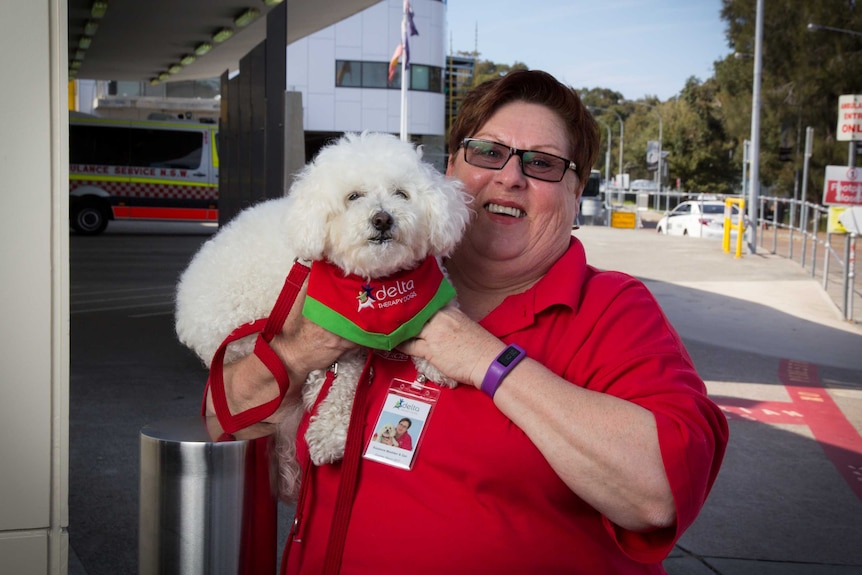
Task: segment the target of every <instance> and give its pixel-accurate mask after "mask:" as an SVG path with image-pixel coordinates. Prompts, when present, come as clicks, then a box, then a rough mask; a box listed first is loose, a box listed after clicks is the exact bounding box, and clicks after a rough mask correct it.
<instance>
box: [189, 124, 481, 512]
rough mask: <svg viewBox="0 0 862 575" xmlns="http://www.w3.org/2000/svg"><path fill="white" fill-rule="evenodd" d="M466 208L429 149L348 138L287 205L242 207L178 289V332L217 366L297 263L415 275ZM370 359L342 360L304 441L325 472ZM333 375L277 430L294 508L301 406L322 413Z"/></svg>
mask: <svg viewBox="0 0 862 575" xmlns="http://www.w3.org/2000/svg"><path fill="white" fill-rule="evenodd" d="M468 203H469V197H468V196H467V195H466V194H465V193H464V192H463V191H462V188H461V185H460V184H459V183H458V182H457V181H455V180H452V179H449V178H447V177H445V176H444V175H443V174H441V173H440V172H439V171H437V170H436V169H435V168H434V167H433V166H431V165H430V164H428V163H426V162H424V161H423V160H422V150H421V148H415V147H414V146H413V145H412V144H409V143H406V142H402V141H401V140H399V139H398V138H397V137H395V136H392V135H388V134H382V133H372V132H364V133H362V134H346V135H345V136H343V137H342V138H341V139H339V140H338V141H336V142H335V143H333V144H330V145H328V146H326V147H324V148H323V149H322V150H321V152H320V153H319V154H318V155H317V157H316V158H315V159H314V161H313V162H312V163H310V164H309V165H307V166H306V167H305V168H303V170H302V171H300V173H299V174H298V176H297V177H296V179H295V181H294V183H293V185H292V186H291V188H290V191H289V193H288V195H287V196H286V197H284V198H279V199H275V200H268V201H265V202H262V203H260V204H258V205H256V206H253V207H251V208H248V209H246V210H244V211H242V212H241V213H240V214H239V215H238V216H237V217H236V218H234V220H233V221H231V222H230V223H229V224H228V225H226V226H225V227H224V228H222V229H221V230H220V231H219V232H218V233H217V234H216V235H215V236H213V237H212V238H211V239H210V240H209V241H207V242H206V243H205V244H204V245H203V246H202V247H201V249H200V251H199V252H198V253H197V254H196V255H195V256H194V258H193V259H192V261H191V263H190V264H189V266H188V268H187V269H186V270H185V271H184V272H183V274H182V276H181V277H180V281H179V285H178V287H177V296H176V332H177V335H178V337H179V339H180V341H181V342H182V343H183V344H184V345H186V346H188V347H189V348H191V349H192V350H193V351H194V352H195V353H196V354H197V355H198V356H199V357H200V358H201V360H203V362H204V364H205V365H206V366H207V367H210V364H211V362H212V360H213V356H214V354H215V353H216V350H217V349H218V348H219V347H220V346H221V344H222V342H223V341H224V340H225V338H226V337H227V336H228V335H229V334H231V332H232V331H233V330H234V328H236V327H238V326H240V325H243V324H246V323H249V322H252V321H254V320H257V319H259V318H265V317H267V316H268V315H269V313H270V310H272V308H273V305H274V303H275V301H276V299H277V298H278V296H279V293H280V291H281V288H282V285H283V284H284V280H285V277H286V275H287V273H288V271H289V270H290V269H291V266H292V265H293V263H294V261H295V260H296V259H300V260H307V261H315V260H316V261H328V262H330V263H332V264H334V265H335V266H337V267H338V268H340V269H341V270H343V272H344V273H345V275H347V274H355V275H358V276H362V277H364V278H367V279H369V280H371V279H373V278H382V277H387V276H390V275H391V274H393V273H394V272H398V271H401V270H409V269H412V268H414V267H416V266H417V265H419V264H420V263H421V262H423V261H425V260H426V259H427V258H428V256H429V255H431V256H434V257H436V258H437V259H438V262H439V261H440V260H441V259H442V258H443V257H445V256H446V255H448V254H449V253H451V251H452V250H453V249H454V248H455V246H456V245H457V244H458V242H459V241H460V239H461V237H462V236H463V233H464V231H465V229H466V226H467V224H468V223H469V221H470V218H471V214H472V210H471V209H470V208H469V206H468ZM297 303H299V302H297ZM359 303H360V308H361V307H362V304H363V302H362V300H361V299H360V302H359ZM450 305H451V304H450ZM354 306H355V304H354ZM253 346H254V337H253V336H249V337H247V338H244V339H241V340H239V341H236V342H234V343H231V344H230V346H228V348H227V350H226V352H225V358H224V361H225V362H231V361H234V360H236V359H238V358H240V357H243V356H245V355H247V354H249V353H251V352H252V350H253ZM366 354H367V349H359V350H356V351H354V352H349V353H347V354H345V355H344V356H342V357H341V358H339V361H338V366H337V377H336V378H335V381H334V382H333V385H332V387H331V389H330V391H329V393H328V394H327V396H326V398H324V399H323V400H322V401H321V403H320V404H319V405H318V409H317V412H316V413H315V414H314V415H313V416H312V418H311V420H310V424H309V428H308V431H307V433H306V435H305V438H306V441H307V443H308V446H309V452H310V454H311V458H312V461H313V463H314V464H316V465H322V464H325V463H330V462H333V461H336V460H338V459H340V458H341V457H342V456H343V453H344V444H345V441H346V434H347V426H348V423H349V420H350V409H351V405H352V401H353V395H354V392H355V389H356V382H357V380H358V378H359V375H360V372H361V370H362V368H363V365H364V358H365V356H366ZM414 362H416V365H417V368H418V369H419V372H420V373H423V374H425V375H426V376H427V377H428V379H430V380H432V381H438V382H440V383H443V384H446V385H455V383H454V382H453V381H451V380H448V379H447V378H445V377H443V376H442V374H440V373H439V371H437V370H436V369H434V368H433V366H430V365H428V364H427V362H422V361H418V358H414ZM325 376H326V371H325V370H318V371H314V372H312V373H311V374H309V377H308V380H307V381H306V382H305V384H304V387H303V392H302V397H303V405H297V406H296V407H295V408H292V409H289V410H288V414H287V415H286V416H285V417H284V419H283V420H282V421H281V422H280V423H279V425H278V432H277V445H278V452H279V467H280V489H279V490H280V493H281V496H282V497H283V498H284V499H287V500H291V499H294V498H295V496H296V494H297V493H298V488H299V465H298V463H297V462H296V455H295V443H296V431H297V428H298V425H299V421H300V419H301V417H302V410H303V409H311V407H312V406H313V405H314V403H315V400H316V398H317V395H318V392H319V391H320V389H321V386H322V385H323V382H324V379H325ZM294 383H295V382H294Z"/></svg>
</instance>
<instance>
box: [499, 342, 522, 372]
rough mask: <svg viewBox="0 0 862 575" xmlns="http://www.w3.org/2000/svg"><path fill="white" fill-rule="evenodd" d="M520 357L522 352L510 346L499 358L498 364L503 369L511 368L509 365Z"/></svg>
mask: <svg viewBox="0 0 862 575" xmlns="http://www.w3.org/2000/svg"><path fill="white" fill-rule="evenodd" d="M519 355H521V352H520V351H518V349H517V348H514V347H511V346H509V347H507V348H506V349H505V350H504V351H503V353H501V354H500V357H498V358H497V363H499V364H500V365H502V366H503V367H509V364H510V363H512V361H513V360H514V359H515V358H516V357H518V356H519Z"/></svg>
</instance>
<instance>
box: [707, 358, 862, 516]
mask: <svg viewBox="0 0 862 575" xmlns="http://www.w3.org/2000/svg"><path fill="white" fill-rule="evenodd" d="M778 377H779V379H780V380H781V383H783V384H784V388H785V389H786V390H787V393H788V395H789V396H790V401H789V402H787V401H784V402H779V401H756V400H748V399H741V398H728V397H724V398H722V399H721V402H722V404H721V405H720V407H721V409H722V410H723V411H724V412H725V414H726V415H727V418H728V419H729V420H748V421H757V422H760V423H770V424H786V423H791V424H802V425H806V426H807V427H808V428H809V429H810V430H811V433H812V435H813V436H814V439H815V441H817V443H819V444H820V447H821V448H822V449H823V452H824V453H825V454H826V457H828V458H829V460H830V461H832V464H833V465H835V468H836V469H837V470H838V473H839V474H840V475H841V476H842V477H843V478H844V480H845V481H846V482H847V484H848V485H849V486H850V489H851V490H852V491H853V493H855V494H856V496H857V497H858V498H859V499H860V500H862V436H860V435H859V432H858V431H857V430H856V428H855V427H853V424H851V423H850V422H849V421H848V420H847V418H846V417H845V416H844V413H843V412H842V411H841V409H840V408H839V407H838V405H837V404H836V403H835V400H833V399H832V396H831V395H830V394H829V391H828V390H827V389H826V388H824V387H823V384H822V382H821V381H820V379H819V377H818V375H817V366H816V365H815V364H813V363H806V362H801V361H793V360H788V359H782V360H781V362H780V363H779V365H778Z"/></svg>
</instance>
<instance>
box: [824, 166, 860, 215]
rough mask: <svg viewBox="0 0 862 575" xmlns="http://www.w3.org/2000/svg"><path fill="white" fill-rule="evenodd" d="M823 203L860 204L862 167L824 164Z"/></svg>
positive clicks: (827, 204) (834, 204)
mask: <svg viewBox="0 0 862 575" xmlns="http://www.w3.org/2000/svg"><path fill="white" fill-rule="evenodd" d="M823 205H825V206H862V169H860V168H850V167H848V166H826V184H825V185H824V186H823Z"/></svg>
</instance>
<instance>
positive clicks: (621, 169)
mask: <svg viewBox="0 0 862 575" xmlns="http://www.w3.org/2000/svg"><path fill="white" fill-rule="evenodd" d="M589 109H590V111H591V112H592V111H593V110H601V111H603V112H613V113H614V115H615V116H616V117H617V120H619V122H620V171H619V174H620V184H622V177H623V139H624V133H625V131H624V126H625V122H623V117H622V116H620V113H619V112H617V111H616V110H611V109H609V108H599V107H596V106H590V107H589Z"/></svg>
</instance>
